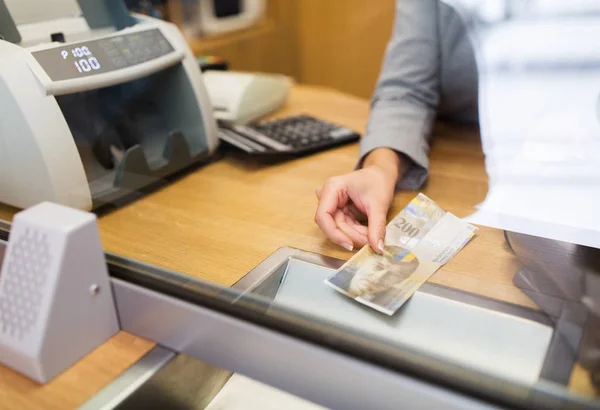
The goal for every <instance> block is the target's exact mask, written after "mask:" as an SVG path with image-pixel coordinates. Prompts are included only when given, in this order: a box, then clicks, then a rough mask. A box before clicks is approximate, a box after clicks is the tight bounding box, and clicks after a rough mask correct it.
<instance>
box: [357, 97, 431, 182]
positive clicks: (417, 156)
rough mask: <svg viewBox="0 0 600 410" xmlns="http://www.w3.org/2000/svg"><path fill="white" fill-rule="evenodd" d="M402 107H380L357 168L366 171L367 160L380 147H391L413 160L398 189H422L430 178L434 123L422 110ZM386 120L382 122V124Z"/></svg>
mask: <svg viewBox="0 0 600 410" xmlns="http://www.w3.org/2000/svg"><path fill="white" fill-rule="evenodd" d="M398 108H399V107H379V108H378V109H377V110H376V111H373V112H372V115H371V118H370V119H369V126H368V129H367V133H366V135H365V136H364V137H363V138H362V139H361V141H360V156H359V160H358V163H357V165H356V169H359V168H362V167H363V165H364V160H365V157H366V156H367V155H368V154H369V153H370V152H371V151H373V150H375V149H377V148H389V149H392V150H394V151H396V152H397V153H399V154H403V155H404V156H405V157H406V158H408V159H409V164H408V167H407V169H406V172H405V173H404V175H403V176H402V177H401V178H400V179H399V180H398V182H397V183H396V189H404V190H418V189H420V188H421V187H422V186H423V185H424V184H425V182H426V181H427V178H428V176H429V171H428V170H429V141H428V138H427V135H429V133H430V131H431V123H432V120H431V119H430V118H429V114H428V113H426V112H423V111H421V110H413V109H411V108H404V109H402V110H401V111H403V112H399V109H398ZM380 121H382V122H380Z"/></svg>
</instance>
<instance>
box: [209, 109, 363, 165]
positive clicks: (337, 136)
mask: <svg viewBox="0 0 600 410" xmlns="http://www.w3.org/2000/svg"><path fill="white" fill-rule="evenodd" d="M219 137H220V139H221V140H223V141H225V142H227V143H228V144H230V145H231V146H233V147H236V148H238V149H240V150H242V151H244V152H246V153H247V154H249V155H253V156H265V157H273V156H275V157H277V156H281V157H283V156H286V155H291V156H299V155H304V154H310V153H315V152H318V151H323V150H326V149H330V148H333V147H337V146H340V145H343V144H347V143H350V142H354V141H357V140H358V139H359V138H360V134H359V133H357V132H356V131H353V130H351V129H348V128H345V127H342V126H340V125H337V124H333V123H331V122H327V121H324V120H321V119H318V118H315V117H312V116H310V115H297V116H292V117H287V118H281V119H277V120H272V121H264V122H259V123H254V124H248V125H228V124H224V123H221V124H219Z"/></svg>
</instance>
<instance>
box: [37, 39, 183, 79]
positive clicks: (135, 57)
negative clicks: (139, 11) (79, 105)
mask: <svg viewBox="0 0 600 410" xmlns="http://www.w3.org/2000/svg"><path fill="white" fill-rule="evenodd" d="M173 51H174V49H173V46H171V44H170V43H169V42H168V41H167V39H166V38H165V37H164V36H163V34H162V33H161V32H160V30H159V29H153V30H149V31H143V32H139V33H131V34H127V35H122V36H117V37H110V38H105V39H101V40H93V41H87V42H81V43H76V44H69V45H65V46H63V47H55V48H52V49H48V50H42V51H35V52H33V53H32V55H33V57H34V58H35V59H36V60H37V61H38V63H40V65H41V66H42V68H43V69H44V70H45V71H46V73H48V76H50V78H51V79H52V81H63V80H70V79H73V78H79V77H87V76H90V75H94V74H102V73H107V72H110V71H116V70H120V69H122V68H126V67H130V66H133V65H136V64H141V63H145V62H147V61H150V60H154V59H155V58H158V57H162V56H164V55H166V54H169V53H171V52H173Z"/></svg>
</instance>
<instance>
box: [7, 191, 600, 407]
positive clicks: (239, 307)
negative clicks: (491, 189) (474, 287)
mask: <svg viewBox="0 0 600 410" xmlns="http://www.w3.org/2000/svg"><path fill="white" fill-rule="evenodd" d="M8 228H9V227H8V226H5V227H2V226H1V225H0V234H3V235H4V238H5V239H6V238H8V241H5V240H2V239H0V254H2V253H3V251H4V256H3V260H0V262H2V264H1V266H2V267H1V271H0V364H3V365H6V366H8V367H11V368H13V369H15V370H16V371H18V372H20V373H22V374H23V375H25V376H27V377H29V378H31V379H33V380H35V381H37V382H40V383H46V382H49V381H51V380H52V379H54V378H55V377H56V376H57V375H59V374H60V373H62V372H64V371H65V370H67V369H68V368H69V367H70V366H72V365H73V364H74V363H76V362H77V361H78V360H80V359H81V358H83V357H84V356H85V355H87V354H88V353H89V352H91V351H92V350H93V349H95V348H96V347H97V346H99V345H100V344H102V343H103V342H105V341H106V340H107V339H108V338H110V337H111V336H112V335H114V334H115V333H116V332H118V331H119V330H120V329H121V330H124V331H127V332H129V333H131V334H134V335H137V336H139V337H142V338H145V339H147V340H151V341H154V342H156V343H157V347H156V348H155V349H154V350H152V351H151V352H150V353H148V354H147V355H146V356H144V357H143V358H142V359H141V360H140V361H139V362H138V363H136V364H135V365H134V366H133V367H132V368H130V369H129V370H127V371H126V372H125V373H124V374H123V375H122V376H121V377H119V378H118V379H117V380H115V381H114V382H113V383H111V384H110V385H108V386H107V387H106V388H105V389H103V390H102V391H101V392H99V393H98V394H97V395H96V396H94V397H93V398H92V399H91V400H90V401H89V402H87V403H85V405H84V406H83V408H84V409H99V408H101V409H109V408H116V407H119V405H121V404H122V403H124V402H128V403H129V404H130V405H131V406H132V407H133V408H147V407H148V406H147V405H148V404H149V403H151V404H152V406H151V407H152V408H192V407H189V406H188V407H176V406H175V405H174V403H170V404H169V403H164V402H163V401H164V400H167V398H169V397H170V395H171V392H170V391H169V390H168V388H165V389H166V390H161V389H162V388H164V387H160V385H157V383H160V382H159V381H158V380H161V379H164V373H163V376H161V372H165V371H167V372H168V370H165V369H168V368H169V367H170V366H175V367H171V372H173V371H174V370H173V368H174V369H177V366H178V363H181V362H178V359H179V358H181V357H188V358H191V359H192V360H196V361H200V362H199V363H202V364H203V366H204V365H205V366H207V367H208V370H210V371H208V370H207V368H204V367H202V368H200V369H199V368H198V367H197V366H198V364H197V363H198V362H196V363H193V362H191V363H192V364H191V365H190V366H192V368H193V369H194V370H192V371H190V369H189V368H187V367H186V366H184V367H183V368H180V369H179V371H178V372H177V371H176V373H179V375H178V376H177V375H175V377H179V382H178V386H185V388H187V389H188V391H189V392H190V393H191V394H192V395H197V394H198V393H197V392H199V391H204V392H206V395H207V398H206V399H207V400H208V401H211V400H213V399H214V400H217V399H218V397H219V393H217V392H220V389H222V390H225V389H226V388H227V385H225V386H224V387H223V385H224V384H225V380H227V377H229V376H231V373H232V372H235V373H237V374H241V375H246V376H248V377H251V378H253V379H255V380H258V381H259V382H262V383H266V384H268V385H271V386H274V387H275V388H278V389H281V390H284V391H287V392H289V393H291V394H293V395H296V396H299V397H302V398H304V399H307V400H310V401H312V402H314V403H318V404H320V405H323V406H327V407H329V408H343V409H364V408H377V409H388V408H389V409H396V408H398V405H399V403H410V404H411V407H418V408H456V409H467V408H491V407H489V406H488V404H489V403H486V401H487V402H494V403H495V404H496V405H498V407H493V408H505V407H502V406H507V407H506V408H563V407H562V406H563V405H565V403H566V401H565V400H567V399H566V398H565V396H564V395H563V393H562V392H560V390H556V391H555V389H551V388H548V381H551V382H554V383H558V384H559V385H563V386H565V385H566V384H567V383H568V382H569V373H570V370H571V368H572V366H573V363H574V361H575V360H577V359H576V358H575V357H573V355H572V352H570V350H571V349H573V346H575V347H574V349H575V350H577V345H580V344H581V342H580V340H581V335H580V333H581V332H580V330H579V328H575V329H571V330H572V331H569V327H571V328H573V327H575V325H576V324H577V323H579V319H578V317H575V318H574V317H572V315H571V314H569V315H568V316H570V317H567V318H565V319H566V320H562V319H560V318H557V317H558V316H561V315H560V312H556V313H548V314H546V313H545V312H544V311H539V310H534V309H530V308H526V307H523V306H517V305H513V304H510V303H506V302H501V301H497V300H493V299H489V298H486V297H482V296H478V295H475V294H470V293H467V292H464V291H459V290H456V289H452V288H448V287H445V286H442V285H437V284H433V283H426V284H425V285H424V286H422V287H421V289H420V290H419V291H418V292H416V293H415V295H413V297H412V298H411V300H410V301H409V302H408V303H407V304H406V305H405V306H403V308H402V309H401V310H400V311H399V312H398V313H397V314H396V315H395V316H393V317H383V316H382V315H379V314H378V313H377V312H373V311H371V310H369V309H368V308H366V307H364V306H361V305H358V304H355V303H353V302H351V301H349V300H347V299H345V298H344V297H343V296H342V295H340V294H339V293H337V292H335V291H334V290H332V289H330V288H329V287H327V286H325V285H324V284H323V281H324V279H325V278H326V277H328V275H330V274H331V273H332V271H333V270H334V269H337V268H339V267H340V266H341V264H342V263H343V262H342V261H340V260H337V259H331V258H326V257H323V256H321V255H317V254H313V253H308V252H303V251H300V250H296V249H291V248H281V249H280V250H278V251H276V252H275V253H273V254H272V255H271V256H269V257H268V258H267V259H265V260H264V261H263V262H262V263H261V264H259V265H258V266H257V267H256V268H255V269H253V270H252V271H251V272H249V273H248V274H247V275H245V276H244V277H243V278H241V279H240V281H239V282H237V283H236V284H234V285H233V286H232V287H231V288H223V287H218V286H216V285H213V284H210V283H206V282H203V281H201V280H198V279H195V278H192V277H189V276H184V275H179V274H176V273H174V272H168V271H165V270H163V269H160V268H157V267H152V266H147V265H143V264H139V263H136V262H133V261H129V260H126V259H123V258H120V257H117V256H115V255H110V254H108V255H104V253H103V251H102V248H101V244H100V239H99V233H98V228H97V224H96V217H95V216H94V214H91V213H88V212H84V211H80V210H75V209H72V208H68V207H65V206H62V205H57V204H52V203H47V202H45V203H41V204H38V205H36V206H34V207H31V208H29V209H27V210H24V211H22V212H20V213H19V214H17V215H16V216H15V218H14V222H13V224H12V227H10V237H9V235H8V233H9V232H8ZM511 239H512V240H511V245H512V246H513V247H515V248H516V247H517V243H516V240H515V238H511ZM517 254H519V255H521V256H522V257H523V260H525V259H526V257H525V255H522V253H519V252H517ZM0 259H2V257H1V256H0ZM532 269H533V268H532ZM595 269H597V267H596V268H595ZM599 278H600V276H598V274H597V271H596V273H591V274H590V275H586V276H585V280H586V281H588V282H589V283H588V284H587V285H586V286H584V287H582V288H581V292H580V297H579V298H578V299H580V302H581V300H583V303H580V305H586V306H588V307H589V309H588V310H587V312H586V314H589V315H590V316H593V317H594V318H595V319H594V320H593V321H592V326H596V325H595V323H598V317H600V311H598V309H597V306H596V305H597V301H598V300H600V294H599V293H598V290H599V289H600V288H599V287H598V282H600V281H599ZM551 280H554V277H552V278H550V279H548V281H551ZM541 296H548V295H541ZM541 303H542V305H544V302H543V301H542V302H541ZM574 303H575V300H574V299H573V303H572V304H574ZM544 310H546V309H544ZM332 324H333V326H332ZM590 330H591V332H590ZM587 333H588V334H589V336H588V337H587V339H588V341H587V342H584V343H583V346H584V350H585V351H583V352H582V356H583V358H582V359H581V360H580V363H581V364H582V365H583V366H585V367H586V369H587V370H588V371H589V372H590V374H591V377H592V380H596V382H597V376H598V373H599V370H598V369H599V366H598V362H597V356H598V343H597V340H595V338H596V337H597V329H593V328H592V329H587ZM365 334H368V335H369V338H368V339H366V338H364V335H365ZM361 335H362V336H363V337H361ZM575 339H578V340H579V341H578V340H575ZM184 363H185V362H184ZM215 369H216V370H215ZM565 370H566V371H565ZM219 372H221V373H219ZM223 373H225V374H223ZM190 374H192V375H193V376H192V377H189V375H190ZM490 374H494V376H497V377H491V376H490ZM149 380H154V382H152V381H149ZM232 380H233V379H232ZM474 380H477V382H474ZM219 383H220V384H219ZM227 383H229V382H227ZM136 386H137V387H136ZM215 394H216V395H217V396H216V398H215V396H214V395H215ZM210 395H213V396H210ZM208 396H210V397H208ZM138 400H139V401H138ZM136 403H137V405H136ZM140 403H145V404H146V405H139V404H140ZM159 403H160V404H159ZM575 404H577V403H575ZM178 405H181V403H179V404H178ZM124 407H125V408H128V407H127V406H124ZM119 408H123V407H119ZM209 408H210V407H209ZM215 408H223V407H218V406H216V407H215ZM259 408H260V407H259ZM271 408H273V407H271ZM279 408H290V407H287V406H282V407H279ZM294 408H299V409H302V408H312V407H294ZM573 408H579V407H577V406H575V407H573ZM581 408H586V407H585V406H583V407H581Z"/></svg>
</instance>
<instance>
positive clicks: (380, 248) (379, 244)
mask: <svg viewBox="0 0 600 410" xmlns="http://www.w3.org/2000/svg"><path fill="white" fill-rule="evenodd" d="M377 247H378V248H379V250H380V251H381V252H383V250H384V249H385V246H384V245H383V239H380V240H379V242H377Z"/></svg>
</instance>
